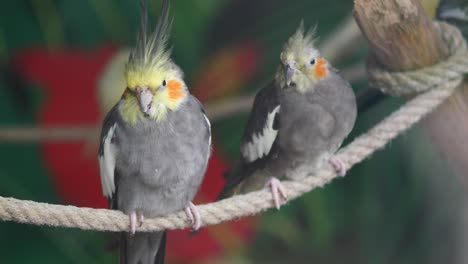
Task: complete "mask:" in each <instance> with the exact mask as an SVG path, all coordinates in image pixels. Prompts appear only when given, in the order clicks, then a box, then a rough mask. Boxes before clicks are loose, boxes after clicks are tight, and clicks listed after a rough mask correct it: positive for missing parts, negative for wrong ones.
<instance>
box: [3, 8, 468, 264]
mask: <svg viewBox="0 0 468 264" xmlns="http://www.w3.org/2000/svg"><path fill="white" fill-rule="evenodd" d="M444 2H445V3H443V4H446V5H447V6H449V7H450V8H460V10H464V9H463V7H464V6H466V3H465V2H463V1H444ZM447 2H450V3H447ZM423 3H424V5H425V7H426V8H427V11H428V13H429V14H431V15H432V16H433V15H435V13H436V8H437V6H438V5H439V2H438V1H436V0H432V1H431V0H427V1H423ZM159 5H160V3H159V1H156V0H151V1H150V6H151V14H150V17H151V18H152V21H155V20H156V17H157V15H158V12H159ZM351 12H352V1H349V0H314V1H307V0H290V1H281V0H257V1H249V0H192V1H183V0H173V1H172V11H171V14H172V16H173V17H174V23H173V28H172V37H171V45H172V46H173V57H174V60H175V61H176V62H177V63H178V64H179V65H180V66H181V67H182V69H183V70H184V71H185V73H186V79H187V83H188V84H189V86H190V87H192V88H193V92H194V93H195V94H196V95H197V96H198V97H199V98H201V99H202V100H203V102H204V103H213V102H219V101H221V102H222V100H225V99H226V98H231V97H233V96H237V95H244V94H249V93H251V92H254V91H256V90H257V89H259V87H261V86H262V85H263V84H265V83H266V82H267V81H268V80H269V79H271V78H272V76H273V73H274V71H275V69H276V66H277V63H278V58H279V52H280V50H281V47H282V45H283V43H284V41H285V40H286V39H287V38H288V36H289V35H291V34H292V33H293V32H294V31H295V29H296V27H297V26H298V25H299V22H300V21H301V20H302V19H303V20H304V21H305V24H306V25H307V26H314V25H318V28H317V29H318V30H317V35H318V36H320V38H319V43H321V42H322V41H323V40H324V39H327V37H329V36H330V34H332V33H333V32H336V31H337V30H339V29H340V26H341V25H342V23H343V22H344V21H346V19H347V18H349V16H350V15H351ZM138 19H139V14H138V1H136V0H114V1H111V0H99V1H92V0H88V1H83V0H82V1H78V0H67V1H65V0H20V1H16V0H5V1H2V2H1V3H0V69H1V71H0V128H1V127H11V126H37V127H43V126H50V125H64V124H65V125H69V126H74V125H92V126H98V125H99V123H100V120H101V118H102V114H103V113H102V111H100V110H99V109H100V104H102V102H101V101H99V100H100V99H99V98H98V96H97V94H98V93H99V91H98V89H99V85H98V83H99V80H100V78H101V76H102V74H103V69H104V67H105V65H106V63H108V62H109V61H111V58H113V56H114V55H116V54H118V53H119V52H120V51H123V50H125V48H126V47H129V46H131V45H132V44H133V42H134V39H135V34H136V28H137V25H138ZM457 22H458V23H461V24H459V26H461V27H462V28H463V26H464V25H465V24H463V23H464V22H463V20H460V21H457ZM465 22H466V21H465ZM351 47H352V49H351ZM350 49H351V50H350V51H349V52H347V53H346V56H341V57H340V58H338V59H337V60H336V61H334V65H335V66H336V67H337V68H338V69H340V70H350V69H351V70H352V69H353V68H355V67H361V66H362V63H363V62H364V60H365V58H366V55H367V52H368V49H367V46H366V44H365V42H364V41H363V40H362V39H358V40H356V41H355V43H353V45H350ZM337 52H342V51H337ZM360 65H361V66H360ZM353 87H354V88H355V90H356V91H361V90H363V89H366V88H367V83H366V80H365V78H355V81H354V82H353ZM119 89H120V90H119ZM120 92H121V87H116V89H115V93H116V94H119V93H120ZM402 103H403V101H402V100H401V99H395V98H386V99H385V100H382V101H380V102H379V103H378V104H377V105H376V106H373V107H370V108H367V109H365V111H363V112H361V113H360V115H359V117H358V121H357V124H356V127H355V129H354V131H353V134H352V135H351V136H350V139H352V138H353V137H354V136H356V135H359V134H361V133H363V132H365V131H366V130H367V129H369V128H370V127H371V126H372V125H374V124H375V123H376V122H378V121H379V120H381V119H382V118H383V117H385V116H386V115H387V114H389V113H390V112H392V111H393V110H395V109H396V108H397V107H398V106H399V105H401V104H402ZM72 109H73V112H72ZM90 109H94V110H90ZM104 109H105V107H104ZM247 117H248V113H245V112H242V113H237V114H233V115H230V116H227V117H224V118H222V119H219V120H216V121H215V122H214V124H213V133H214V135H215V155H214V159H215V160H214V161H212V163H213V164H214V165H213V166H214V167H216V166H217V165H219V166H218V167H217V168H225V166H227V165H226V164H227V162H228V161H234V160H235V159H236V158H237V156H238V152H239V150H238V146H239V142H240V137H241V135H242V132H243V126H244V125H245V122H246V119H247ZM95 140H96V139H94V141H93V139H91V140H88V141H89V142H88V141H87V142H84V143H83V142H80V145H79V151H75V150H76V149H77V148H78V146H77V145H76V144H78V143H69V142H46V143H44V142H37V141H36V142H31V141H29V142H5V141H2V142H0V195H1V196H11V197H16V198H20V199H30V200H35V201H43V202H50V203H63V204H76V205H85V206H93V207H105V201H104V200H103V198H102V197H100V196H101V194H100V189H99V188H100V187H99V186H98V182H99V179H98V177H99V176H98V174H97V169H96V168H97V167H96V166H97V160H96V158H95V154H94V153H96V152H95V149H96V142H95ZM90 142H91V143H90ZM82 148H83V149H84V150H83V149H82ZM83 156H84V158H83ZM83 159H85V160H86V162H88V163H79V164H80V165H79V166H78V165H76V164H78V163H77V162H78V160H80V162H81V160H83ZM74 161H77V162H74ZM87 164H93V165H92V166H91V167H90V166H88V165H87ZM223 166H224V167H223ZM72 167H73V170H74V172H76V175H74V176H72V175H71V174H69V173H68V172H67V169H70V168H72ZM90 170H91V171H90ZM214 171H216V170H214ZM221 171H222V170H221V169H219V170H218V171H217V172H216V173H215V172H213V171H212V172H211V174H213V175H210V177H207V180H206V181H205V183H204V189H203V191H202V192H203V193H202V194H201V196H203V195H204V194H206V195H205V196H204V198H203V197H202V198H199V199H200V201H203V202H209V201H213V199H214V197H215V194H216V192H217V191H219V188H220V187H221V185H220V184H222V182H221V180H220V179H221ZM215 174H216V175H215ZM86 175H92V177H93V178H89V177H91V176H88V178H86V177H87V176H86ZM210 181H212V182H210ZM72 192H73V194H72ZM465 201H466V196H465V194H464V186H463V184H462V181H461V179H459V178H457V177H455V176H454V175H453V173H452V171H451V168H450V167H448V166H447V164H446V162H445V161H444V160H443V158H442V157H440V156H439V155H438V153H437V151H436V150H435V149H434V148H433V146H432V144H431V141H430V139H429V138H427V136H426V135H425V133H424V132H423V130H422V129H421V128H420V127H419V126H417V127H415V128H413V129H412V130H411V131H409V132H408V133H405V134H404V135H402V136H400V137H399V138H398V139H397V140H395V141H394V142H392V143H391V144H390V146H389V147H387V148H386V149H385V150H384V151H380V152H378V153H377V154H376V155H374V156H373V157H371V158H370V159H368V160H367V161H365V162H364V163H362V164H360V165H359V166H357V167H355V168H353V169H352V170H351V171H350V172H349V174H348V176H347V177H346V178H344V179H339V180H336V181H334V182H333V183H331V184H329V185H327V186H326V187H325V188H323V189H319V190H315V191H313V192H311V193H309V194H307V195H305V196H304V197H302V198H301V199H298V200H295V201H292V202H290V203H289V204H288V205H286V206H284V207H282V209H281V210H280V211H279V212H278V211H274V210H272V211H269V212H267V213H266V214H264V215H262V216H259V217H257V218H256V219H254V220H249V221H248V222H245V223H243V224H245V225H246V226H243V227H242V228H238V227H233V228H230V226H229V224H227V225H226V226H228V228H223V227H221V226H217V227H211V228H208V231H207V235H206V236H204V235H203V234H202V235H201V236H202V237H201V238H199V240H200V242H199V243H191V244H190V241H191V240H193V239H194V238H192V237H190V236H189V235H188V234H186V233H183V235H180V234H179V235H177V236H176V238H171V236H170V237H169V243H170V242H171V239H172V240H173V241H176V240H177V241H179V239H180V240H184V241H188V242H189V244H187V246H186V247H184V248H178V245H177V244H176V243H173V244H171V243H170V247H171V248H172V249H169V261H168V262H170V263H344V262H347V263H383V264H384V263H434V264H435V263H467V262H468V260H466V259H464V258H463V256H462V255H463V254H460V252H461V251H463V250H464V246H465V245H466V241H468V240H467V239H466V238H465V236H466V235H467V234H466V233H468V232H466V231H465V230H466V223H464V221H463V215H464V210H465V209H463V208H465V207H466V205H465V204H466V203H465ZM234 224H235V223H234ZM236 232H241V233H243V235H241V236H238V235H236ZM108 244H109V236H108V235H107V234H102V233H95V232H83V231H78V230H71V229H56V228H46V227H36V226H27V225H19V224H15V223H9V222H2V223H0V263H115V262H116V259H117V258H116V254H115V252H113V251H112V250H109V249H108ZM204 245H210V246H204ZM179 247H180V245H179Z"/></svg>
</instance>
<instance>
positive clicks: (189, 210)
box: [185, 202, 201, 231]
mask: <svg viewBox="0 0 468 264" xmlns="http://www.w3.org/2000/svg"><path fill="white" fill-rule="evenodd" d="M185 214H186V215H187V217H188V218H189V219H190V223H191V224H192V229H193V230H194V231H197V230H198V229H200V226H201V217H200V212H199V211H198V208H197V207H196V206H195V205H194V204H193V203H192V202H190V203H189V204H188V206H187V207H185Z"/></svg>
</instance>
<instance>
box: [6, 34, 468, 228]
mask: <svg viewBox="0 0 468 264" xmlns="http://www.w3.org/2000/svg"><path fill="white" fill-rule="evenodd" d="M454 32H456V31H453V30H450V31H445V30H444V31H440V33H441V35H442V36H443V37H444V40H447V39H452V37H453V38H455V39H454V41H453V42H458V43H461V42H462V41H461V39H459V38H460V37H461V35H459V34H458V35H457V34H455V33H454ZM447 34H449V35H450V36H447ZM455 40H456V41H455ZM449 44H450V45H449V46H452V48H453V47H454V46H455V45H451V44H452V43H449ZM457 47H460V46H457ZM452 48H450V51H451V54H455V53H456V52H458V50H457V49H452ZM463 56H464V59H465V60H468V56H467V55H466V53H465V54H463ZM444 70H445V71H446V72H445V75H450V76H457V77H454V78H453V79H452V80H449V81H446V82H444V83H443V84H438V85H434V83H433V79H428V80H430V81H428V82H427V83H426V84H425V85H426V86H428V87H432V88H436V89H432V90H429V91H428V92H425V93H424V94H421V95H419V96H417V97H415V98H414V99H413V100H411V101H409V102H408V103H406V104H405V105H404V106H403V107H401V108H400V109H399V110H397V111H396V112H394V113H392V114H391V115H390V116H388V117H387V118H385V119H384V120H383V121H382V122H380V123H379V124H378V125H376V126H375V127H374V128H373V129H371V130H370V131H369V132H367V133H366V134H364V135H361V136H360V137H358V138H356V139H355V140H354V141H353V142H352V143H351V144H349V145H348V146H346V147H345V148H343V149H342V150H341V151H339V153H338V155H339V156H340V157H341V158H342V159H343V161H345V162H346V163H347V165H348V167H349V168H351V167H352V166H354V165H355V164H357V163H359V162H361V161H363V160H364V159H366V158H367V157H369V156H370V155H372V154H373V153H374V152H375V151H377V150H379V149H381V148H383V147H384V146H385V145H386V144H387V143H388V142H390V141H391V140H392V139H394V138H395V137H396V136H398V135H399V134H401V133H403V132H404V131H406V130H407V129H408V128H410V127H411V126H413V125H414V124H415V123H417V122H418V121H420V120H421V119H422V118H423V117H424V116H426V115H427V114H429V113H430V112H432V111H433V110H434V109H436V108H437V106H439V105H440V104H441V103H442V102H443V101H444V100H445V99H446V98H448V97H449V96H450V95H451V94H452V93H453V92H454V91H455V89H456V87H458V85H459V84H460V83H461V81H462V79H463V74H462V73H461V72H458V71H457V74H455V73H454V71H453V70H449V69H447V68H444ZM440 71H442V69H440ZM466 72H468V66H467V67H465V68H464V71H463V73H466ZM421 81H424V80H421ZM336 177H337V175H336V173H335V171H334V170H333V169H332V168H331V167H329V166H327V167H325V168H323V169H322V170H320V171H318V172H317V173H316V174H315V175H314V176H310V177H307V178H305V179H303V180H301V181H294V182H293V181H284V182H283V185H284V187H285V188H286V190H287V194H288V197H289V198H290V199H295V198H297V197H299V196H301V195H303V194H304V193H306V192H309V191H311V190H313V189H315V188H317V187H322V186H324V185H325V184H327V183H329V182H330V181H331V180H333V179H334V178H336ZM272 207H273V201H272V197H271V193H270V192H269V191H267V190H260V191H256V192H252V193H248V194H244V195H238V196H235V197H232V198H229V199H225V200H222V201H219V202H216V203H211V204H205V205H200V206H198V208H199V210H200V214H201V220H202V226H206V225H214V224H219V223H222V222H225V221H229V220H233V219H236V218H240V217H244V216H249V215H254V214H258V213H261V212H263V211H265V210H267V209H269V208H272ZM0 218H1V219H3V220H7V221H16V222H20V223H27V224H36V225H47V226H57V227H59V226H60V227H75V228H80V229H84V230H99V231H128V229H129V225H128V223H129V220H128V216H126V215H124V214H123V213H121V212H119V211H112V210H105V209H91V208H78V207H74V206H63V205H52V204H45V203H37V202H32V201H22V200H17V199H14V198H4V197H0ZM187 227H190V223H189V220H188V218H187V217H186V215H185V213H184V212H178V213H175V214H170V215H168V216H165V217H160V218H154V219H147V220H145V223H144V225H143V226H142V227H140V228H139V229H138V230H139V231H157V230H164V229H181V228H187Z"/></svg>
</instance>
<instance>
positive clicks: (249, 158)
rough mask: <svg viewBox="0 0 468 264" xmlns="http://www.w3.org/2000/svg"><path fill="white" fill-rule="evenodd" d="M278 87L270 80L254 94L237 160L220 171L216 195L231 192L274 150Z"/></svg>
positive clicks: (229, 193) (276, 132)
mask: <svg viewBox="0 0 468 264" xmlns="http://www.w3.org/2000/svg"><path fill="white" fill-rule="evenodd" d="M280 108H281V106H280V100H279V94H278V88H277V87H276V85H275V83H274V82H271V83H270V84H269V85H267V86H266V87H264V88H263V89H262V90H260V91H259V92H258V93H257V95H256V96H255V100H254V104H253V108H252V111H251V113H250V117H249V120H248V122H247V126H246V129H245V131H244V135H243V137H242V142H241V148H240V150H241V160H240V162H238V163H237V164H236V165H234V166H233V167H232V168H231V169H230V170H229V171H227V172H226V173H225V174H224V178H225V179H226V182H225V185H224V188H223V190H222V191H221V193H220V194H219V196H218V199H224V198H226V197H229V196H232V195H233V194H234V193H235V192H236V188H237V186H239V184H240V183H241V182H242V181H244V180H245V179H246V178H248V177H250V176H251V175H253V173H254V172H255V171H256V170H258V169H261V168H263V167H264V166H265V165H266V163H267V161H268V157H269V156H271V155H274V153H275V152H276V151H277V149H278V148H277V145H276V144H275V142H276V141H277V135H278V127H279V119H278V114H279V111H280Z"/></svg>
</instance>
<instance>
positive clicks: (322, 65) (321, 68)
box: [315, 58, 328, 78]
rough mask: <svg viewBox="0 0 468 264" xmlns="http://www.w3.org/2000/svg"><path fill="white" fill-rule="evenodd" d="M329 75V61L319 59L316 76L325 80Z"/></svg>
mask: <svg viewBox="0 0 468 264" xmlns="http://www.w3.org/2000/svg"><path fill="white" fill-rule="evenodd" d="M327 74H328V70H327V61H326V60H324V59H322V58H319V59H317V64H316V65H315V76H317V77H319V78H324V77H326V76H327Z"/></svg>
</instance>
